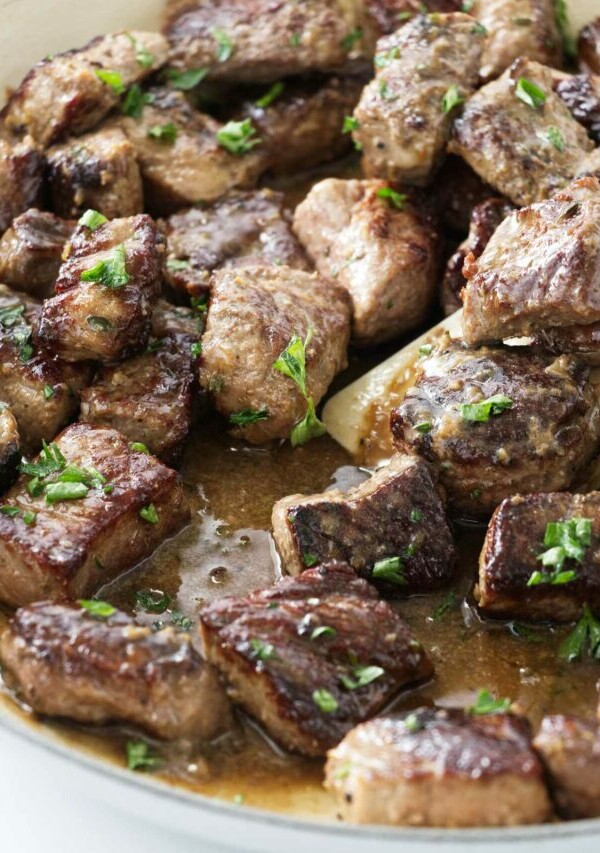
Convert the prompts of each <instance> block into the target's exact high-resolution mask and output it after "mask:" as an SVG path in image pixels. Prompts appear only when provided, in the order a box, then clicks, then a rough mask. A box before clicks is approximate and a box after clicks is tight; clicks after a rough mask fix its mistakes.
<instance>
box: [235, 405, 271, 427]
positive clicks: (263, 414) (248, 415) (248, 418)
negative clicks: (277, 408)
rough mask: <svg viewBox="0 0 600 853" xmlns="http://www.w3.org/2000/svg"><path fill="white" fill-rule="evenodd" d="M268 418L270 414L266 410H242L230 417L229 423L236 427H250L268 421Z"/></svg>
mask: <svg viewBox="0 0 600 853" xmlns="http://www.w3.org/2000/svg"><path fill="white" fill-rule="evenodd" d="M268 417H269V413H268V411H267V410H266V409H242V411H241V412H235V413H234V414H233V415H229V423H230V424H235V426H248V425H249V424H255V423H257V422H258V421H266V419H267V418H268Z"/></svg>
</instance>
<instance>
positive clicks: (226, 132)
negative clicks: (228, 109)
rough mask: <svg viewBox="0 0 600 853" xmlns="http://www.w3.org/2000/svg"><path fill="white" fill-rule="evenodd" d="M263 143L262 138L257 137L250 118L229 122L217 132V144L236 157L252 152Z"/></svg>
mask: <svg viewBox="0 0 600 853" xmlns="http://www.w3.org/2000/svg"><path fill="white" fill-rule="evenodd" d="M255 137H256V138H255ZM261 141H262V140H261V139H260V137H258V136H256V128H255V127H254V125H253V124H252V122H251V121H250V119H249V118H246V119H244V120H243V121H228V122H227V124H224V125H223V127H221V128H220V129H219V130H218V131H217V142H218V143H219V145H220V146H221V148H224V149H225V150H226V151H229V153H230V154H235V155H236V157H241V156H242V155H243V154H247V153H248V152H249V151H252V149H253V148H254V147H255V146H256V145H260V144H261Z"/></svg>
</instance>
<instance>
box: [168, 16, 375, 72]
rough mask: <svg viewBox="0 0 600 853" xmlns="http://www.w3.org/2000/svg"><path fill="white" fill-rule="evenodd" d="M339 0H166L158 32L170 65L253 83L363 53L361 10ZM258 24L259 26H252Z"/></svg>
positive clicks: (320, 67)
mask: <svg viewBox="0 0 600 853" xmlns="http://www.w3.org/2000/svg"><path fill="white" fill-rule="evenodd" d="M355 5H356V4H354V3H347V2H344V0H303V2H302V3H296V2H294V0H284V2H280V3H273V2H272V0H251V2H248V0H197V2H194V3H189V2H188V0H169V2H168V3H167V9H166V16H165V26H164V28H163V32H164V33H165V35H166V36H167V38H168V39H169V41H170V43H171V52H170V55H169V62H170V64H171V65H173V66H174V67H175V68H182V69H196V68H208V73H209V76H210V77H211V78H213V79H217V80H232V81H234V82H240V81H242V82H251V83H254V82H257V81H267V82H268V81H271V80H278V79H279V78H280V77H283V76H285V75H287V74H303V73H305V72H307V71H331V70H333V69H335V68H337V67H339V66H341V65H344V64H345V63H346V62H347V61H348V60H349V59H352V58H356V57H358V56H361V55H362V54H363V51H364V49H365V48H367V45H366V44H365V43H364V41H363V34H362V31H359V24H360V23H361V20H360V16H359V13H358V11H357V9H356V8H355ZM257 24H259V26H257Z"/></svg>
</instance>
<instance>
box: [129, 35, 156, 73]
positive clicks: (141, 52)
mask: <svg viewBox="0 0 600 853" xmlns="http://www.w3.org/2000/svg"><path fill="white" fill-rule="evenodd" d="M125 35H126V36H127V38H128V39H129V41H130V42H131V44H132V45H133V48H134V50H135V58H136V61H137V63H138V65H141V66H142V68H146V69H147V68H152V65H153V63H154V54H153V53H152V52H151V51H149V50H148V48H147V47H146V45H145V44H142V42H141V41H138V40H137V39H136V38H135V36H134V35H132V34H131V33H125Z"/></svg>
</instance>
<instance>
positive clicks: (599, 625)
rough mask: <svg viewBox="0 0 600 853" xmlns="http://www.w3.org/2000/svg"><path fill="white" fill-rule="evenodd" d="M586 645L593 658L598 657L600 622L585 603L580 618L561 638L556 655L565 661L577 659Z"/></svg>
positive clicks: (599, 655) (599, 656) (571, 661)
mask: <svg viewBox="0 0 600 853" xmlns="http://www.w3.org/2000/svg"><path fill="white" fill-rule="evenodd" d="M586 646H587V648H588V650H589V654H590V655H591V657H593V658H594V659H596V660H598V659H600V622H598V620H597V619H596V618H595V616H594V614H593V613H592V611H591V610H590V608H589V607H588V605H587V604H585V605H584V607H583V615H582V616H581V619H580V620H579V622H578V623H577V625H576V626H575V628H574V629H573V631H571V633H570V634H569V636H568V637H567V638H566V639H565V640H563V642H562V643H561V644H560V646H559V649H558V656H559V658H562V660H565V661H567V663H573V661H576V660H579V658H580V657H581V656H582V655H583V653H584V651H585V649H586Z"/></svg>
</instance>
